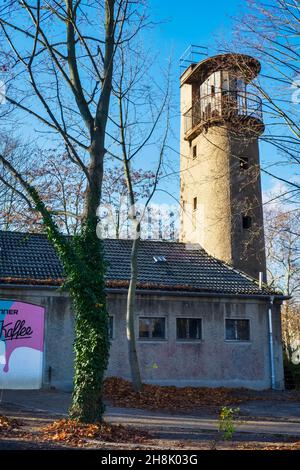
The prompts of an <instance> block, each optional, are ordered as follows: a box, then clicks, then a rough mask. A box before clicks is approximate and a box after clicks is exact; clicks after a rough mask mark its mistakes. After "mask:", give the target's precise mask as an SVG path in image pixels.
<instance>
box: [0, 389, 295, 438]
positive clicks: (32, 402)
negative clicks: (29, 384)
mask: <svg viewBox="0 0 300 470" xmlns="http://www.w3.org/2000/svg"><path fill="white" fill-rule="evenodd" d="M70 398H71V396H70V394H69V393H64V392H59V391H56V390H53V391H47V390H38V391H34V390H30V391H24V390H22V391H21V390H4V391H3V392H1V391H0V402H2V404H3V406H4V407H5V403H10V404H14V405H16V406H19V407H21V408H22V407H23V408H26V409H32V410H36V411H38V410H39V411H43V412H47V413H50V414H57V415H60V416H63V415H66V414H67V410H68V407H69V405H70ZM280 406H283V408H282V409H281V408H280ZM247 407H248V408H247ZM260 407H261V413H262V416H264V417H263V418H261V419H259V417H258V418H257V416H259V413H258V411H259V408H260ZM240 408H241V410H242V411H243V409H242V406H241V407H240ZM245 409H248V410H249V409H250V411H251V409H252V413H254V411H255V412H256V420H255V421H247V420H246V419H243V422H242V423H241V424H238V425H237V426H236V428H237V430H238V431H239V432H243V433H244V432H246V433H253V434H281V435H290V436H300V404H299V403H295V402H288V403H284V404H283V405H282V404H281V403H277V404H274V403H270V404H268V403H267V402H263V403H260V402H256V408H255V407H254V406H252V404H251V403H250V404H249V403H247V404H245ZM0 410H1V404H0ZM270 410H273V415H272V416H271V411H270ZM276 410H277V414H278V413H279V414H278V417H277V418H278V419H277V420H275V419H274V418H276V416H275V417H274V413H275V411H276ZM278 410H279V411H278ZM275 414H276V413H275ZM254 415H255V413H254ZM265 416H267V418H265ZM268 416H269V417H272V418H273V420H272V421H271V420H268ZM285 418H286V419H285ZM106 419H107V420H108V421H110V422H112V423H115V424H126V425H132V426H135V427H141V428H144V429H148V430H149V431H151V430H152V431H154V432H157V433H160V434H161V433H162V434H164V433H165V432H166V433H172V434H176V433H179V432H180V433H184V434H186V435H188V436H190V437H191V438H192V437H193V434H195V433H198V432H199V431H216V430H217V429H218V420H217V419H214V418H212V417H208V416H190V415H182V414H181V415H179V414H178V415H176V414H171V413H162V412H152V411H148V410H138V409H128V408H115V407H111V406H108V407H107V410H106Z"/></svg>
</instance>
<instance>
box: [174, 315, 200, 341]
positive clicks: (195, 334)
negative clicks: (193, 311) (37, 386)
mask: <svg viewBox="0 0 300 470" xmlns="http://www.w3.org/2000/svg"><path fill="white" fill-rule="evenodd" d="M176 329H177V339H187V340H197V339H202V320H201V318H177V319H176Z"/></svg>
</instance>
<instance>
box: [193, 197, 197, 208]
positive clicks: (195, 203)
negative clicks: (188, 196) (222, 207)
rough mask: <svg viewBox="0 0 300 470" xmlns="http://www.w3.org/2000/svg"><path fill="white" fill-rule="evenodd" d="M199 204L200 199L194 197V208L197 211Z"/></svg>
mask: <svg viewBox="0 0 300 470" xmlns="http://www.w3.org/2000/svg"><path fill="white" fill-rule="evenodd" d="M197 206H198V199H197V198H196V197H194V199H193V210H194V211H196V210H197Z"/></svg>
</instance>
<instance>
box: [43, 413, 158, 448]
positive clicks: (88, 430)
mask: <svg viewBox="0 0 300 470" xmlns="http://www.w3.org/2000/svg"><path fill="white" fill-rule="evenodd" d="M41 435H42V440H44V441H45V440H47V441H56V442H66V443H73V444H75V445H80V444H83V443H84V442H85V441H86V439H97V440H101V441H105V442H134V443H142V442H144V441H145V440H146V439H148V438H149V434H148V433H146V432H144V431H139V430H136V429H133V428H130V427H126V426H122V425H111V424H108V423H99V424H83V423H79V422H78V421H75V420H71V419H62V420H59V421H54V422H53V423H52V424H50V425H49V426H46V427H45V428H42V429H41Z"/></svg>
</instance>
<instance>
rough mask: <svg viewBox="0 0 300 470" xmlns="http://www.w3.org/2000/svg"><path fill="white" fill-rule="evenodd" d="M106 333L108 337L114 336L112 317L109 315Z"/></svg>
mask: <svg viewBox="0 0 300 470" xmlns="http://www.w3.org/2000/svg"><path fill="white" fill-rule="evenodd" d="M108 334H109V338H110V339H113V337H114V317H112V316H109V318H108Z"/></svg>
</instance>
